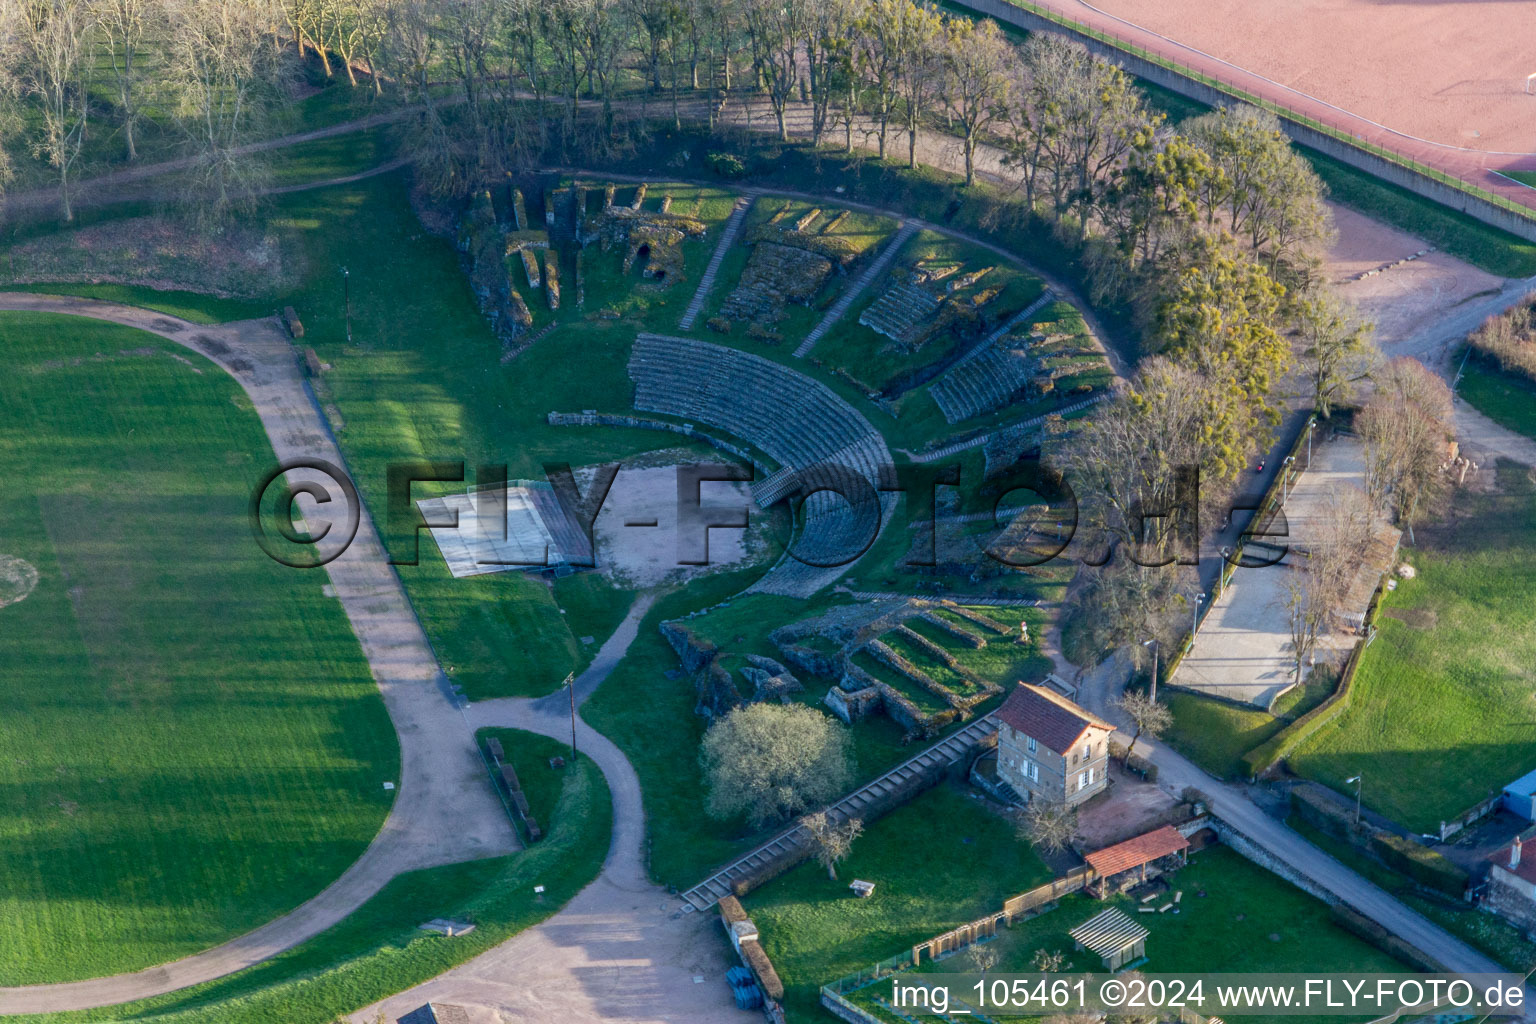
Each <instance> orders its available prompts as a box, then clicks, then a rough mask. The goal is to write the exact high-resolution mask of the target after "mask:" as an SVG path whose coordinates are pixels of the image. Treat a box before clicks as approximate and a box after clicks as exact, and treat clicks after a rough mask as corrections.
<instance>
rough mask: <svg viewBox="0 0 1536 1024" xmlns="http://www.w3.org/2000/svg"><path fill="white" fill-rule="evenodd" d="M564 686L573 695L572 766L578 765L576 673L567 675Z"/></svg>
mask: <svg viewBox="0 0 1536 1024" xmlns="http://www.w3.org/2000/svg"><path fill="white" fill-rule="evenodd" d="M564 686H565V688H566V690H568V691H569V692H570V695H571V764H572V765H575V764H576V673H575V672H567V673H566V674H565V683H564Z"/></svg>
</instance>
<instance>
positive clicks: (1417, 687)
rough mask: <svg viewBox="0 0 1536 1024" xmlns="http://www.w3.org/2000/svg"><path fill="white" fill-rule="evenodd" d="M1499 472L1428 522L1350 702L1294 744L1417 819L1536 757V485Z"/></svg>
mask: <svg viewBox="0 0 1536 1024" xmlns="http://www.w3.org/2000/svg"><path fill="white" fill-rule="evenodd" d="M1490 471H1493V467H1485V468H1484V472H1485V473H1488V472H1490ZM1497 473H1498V478H1499V483H1500V485H1501V487H1502V493H1499V494H1491V495H1490V494H1465V493H1459V494H1458V495H1457V502H1456V506H1455V510H1454V518H1453V519H1452V520H1450V521H1449V522H1448V523H1443V524H1437V525H1434V526H1432V527H1431V526H1421V527H1419V528H1418V536H1419V547H1418V548H1416V549H1407V550H1406V551H1405V557H1406V559H1407V560H1408V561H1409V562H1411V563H1412V564H1413V565H1414V566H1415V567H1416V568H1417V569H1418V577H1417V579H1414V580H1408V581H1403V582H1401V583H1399V585H1398V588H1397V590H1396V591H1395V592H1394V593H1392V594H1389V595H1387V596H1386V598H1385V600H1384V601H1383V603H1382V609H1383V612H1384V614H1382V615H1381V616H1379V617H1378V619H1377V627H1378V630H1379V632H1378V633H1377V635H1376V639H1375V640H1374V641H1373V642H1372V643H1371V645H1370V647H1368V648H1367V649H1366V651H1365V654H1364V656H1363V658H1362V659H1361V662H1360V668H1359V671H1358V673H1357V674H1356V676H1355V682H1354V689H1353V691H1352V699H1351V702H1350V707H1349V708H1348V709H1347V710H1346V711H1345V712H1344V713H1342V714H1341V715H1339V716H1338V717H1337V718H1336V719H1334V720H1333V722H1331V723H1330V724H1328V725H1326V726H1324V727H1323V728H1322V729H1321V730H1319V731H1318V733H1317V734H1316V735H1315V736H1313V737H1312V738H1311V739H1309V740H1308V741H1307V742H1306V743H1305V744H1304V745H1303V746H1302V748H1301V749H1300V750H1299V751H1297V752H1296V753H1295V754H1293V755H1292V756H1291V758H1290V764H1291V767H1292V769H1293V770H1295V771H1296V772H1297V773H1298V774H1301V775H1305V776H1308V777H1310V778H1314V779H1317V780H1318V781H1320V782H1323V783H1326V784H1328V785H1331V786H1334V787H1335V788H1340V787H1342V785H1343V780H1344V779H1345V778H1346V777H1348V776H1351V775H1355V774H1357V773H1359V772H1362V771H1363V772H1364V774H1365V778H1366V785H1365V802H1366V803H1368V804H1370V805H1371V806H1372V807H1373V808H1375V809H1376V810H1378V811H1380V812H1382V813H1383V814H1386V815H1388V816H1389V817H1391V818H1393V819H1395V820H1397V821H1399V822H1401V823H1402V824H1404V825H1406V826H1407V827H1408V828H1410V829H1412V830H1413V831H1415V832H1428V831H1434V830H1436V829H1438V827H1439V824H1440V821H1441V819H1450V818H1452V817H1454V816H1455V815H1456V814H1458V813H1460V812H1462V811H1464V810H1467V809H1468V808H1470V807H1471V806H1472V805H1473V804H1475V803H1477V802H1478V801H1480V800H1482V799H1483V798H1485V797H1486V796H1488V795H1489V794H1490V793H1496V792H1498V790H1499V788H1500V787H1502V786H1503V785H1504V784H1505V783H1507V782H1509V781H1510V780H1511V779H1515V778H1518V777H1519V776H1521V775H1522V774H1524V773H1525V772H1527V771H1529V770H1530V769H1531V768H1532V767H1533V766H1536V738H1533V737H1532V735H1531V731H1530V728H1529V722H1530V718H1531V701H1532V697H1531V668H1530V667H1531V665H1533V664H1536V632H1533V631H1532V629H1531V626H1530V623H1531V616H1530V607H1529V600H1528V598H1529V595H1530V594H1531V592H1532V591H1533V589H1536V502H1533V500H1532V499H1533V497H1536V488H1533V486H1532V484H1531V480H1530V477H1529V475H1528V473H1527V472H1526V471H1525V470H1524V469H1522V468H1517V467H1515V466H1514V465H1513V464H1512V463H1500V464H1499V466H1498V468H1497ZM1372 779H1375V780H1378V781H1376V782H1375V783H1374V784H1373V783H1372V782H1371V780H1372Z"/></svg>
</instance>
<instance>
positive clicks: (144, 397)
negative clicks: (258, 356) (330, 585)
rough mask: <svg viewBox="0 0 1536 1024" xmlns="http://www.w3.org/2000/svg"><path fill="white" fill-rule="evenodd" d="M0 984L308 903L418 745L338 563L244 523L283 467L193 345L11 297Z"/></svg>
mask: <svg viewBox="0 0 1536 1024" xmlns="http://www.w3.org/2000/svg"><path fill="white" fill-rule="evenodd" d="M0 351H4V353H5V356H6V365H7V370H8V374H7V377H8V380H7V384H6V387H5V388H4V389H3V390H0V452H3V453H4V460H3V461H4V464H5V466H6V470H7V472H6V480H5V485H4V487H3V488H0V554H5V555H9V556H12V557H15V558H20V559H23V560H25V561H26V562H27V563H29V564H30V565H31V566H33V567H35V569H36V571H37V574H38V582H37V585H36V588H35V589H34V590H32V591H31V593H30V594H29V595H28V596H27V597H26V598H25V599H24V600H21V601H20V602H19V603H15V604H11V605H9V606H8V607H4V608H0V637H3V641H0V650H3V651H4V654H3V656H0V921H4V922H5V927H3V928H0V984H5V985H16V984H23V983H29V982H42V981H62V980H67V979H73V978H82V977H91V976H96V975H102V974H111V973H114V972H120V971H131V970H136V969H139V968H143V967H147V966H150V965H152V964H156V963H161V962H164V961H167V960H171V959H175V958H177V957H180V956H184V955H186V954H190V953H193V952H196V951H198V950H201V949H204V948H207V947H209V946H212V945H215V944H217V943H218V942H220V941H222V940H224V939H227V938H229V937H231V936H233V935H236V934H238V933H240V932H243V931H246V930H248V929H250V928H252V927H254V926H256V925H259V924H261V923H263V922H265V921H267V920H269V919H271V918H273V917H276V916H278V915H279V914H281V913H282V912H284V911H286V910H288V909H290V908H292V907H294V906H296V905H298V904H299V903H302V902H303V901H304V900H306V899H308V898H309V897H310V896H313V895H314V894H315V893H317V892H319V891H320V890H321V889H322V888H324V887H325V885H327V884H328V883H329V882H331V881H332V880H333V879H335V878H336V877H337V876H338V875H339V874H341V872H342V871H343V870H345V869H346V867H347V866H348V865H350V864H351V863H352V862H353V861H354V860H355V859H356V858H357V857H358V855H359V854H361V853H362V851H363V849H364V847H366V846H367V844H368V843H369V841H370V840H371V839H372V838H373V836H374V834H375V832H376V831H377V830H378V827H379V825H380V823H381V822H382V821H383V819H384V816H385V814H386V812H387V811H388V809H389V804H390V795H389V794H388V793H387V792H385V790H384V788H383V784H384V783H385V782H386V781H391V780H394V779H396V778H397V777H398V773H399V748H398V746H397V744H396V740H395V736H394V732H393V730H392V728H391V726H390V723H389V719H388V717H387V716H386V714H385V711H384V705H383V702H382V701H381V700H380V698H379V695H378V691H377V689H376V688H375V686H374V684H373V681H372V679H371V677H370V676H369V674H368V667H367V664H366V662H365V661H364V659H363V656H362V651H361V649H360V648H359V646H358V643H357V640H356V639H355V638H354V636H353V634H352V631H351V628H350V626H349V624H348V622H347V620H346V618H345V616H344V615H343V614H342V611H341V607H340V605H339V604H337V603H336V602H335V601H334V600H333V599H331V598H328V597H325V596H324V595H323V594H322V593H321V586H322V584H323V583H324V582H325V578H324V576H323V574H315V573H305V572H300V571H297V570H293V569H289V568H285V567H283V566H280V565H278V564H276V563H275V562H272V561H271V560H269V559H268V558H267V557H266V556H265V555H264V554H263V553H262V552H261V551H260V549H259V548H258V547H257V546H256V544H255V543H254V541H253V540H252V539H251V534H250V527H249V524H248V522H247V519H246V507H247V502H248V501H249V497H250V493H251V490H252V488H253V487H254V485H255V484H256V483H257V481H258V480H259V478H260V477H261V476H262V475H263V474H264V473H265V472H266V471H267V469H268V468H269V467H270V466H271V465H272V462H273V454H272V448H271V445H270V444H269V443H268V441H267V438H266V435H265V434H264V433H263V432H262V428H261V424H260V421H259V420H258V419H257V417H256V415H255V413H254V411H253V410H252V409H251V407H250V403H249V401H248V399H246V397H245V395H244V393H243V392H241V391H240V389H239V387H238V386H237V385H236V384H235V382H234V381H233V380H231V379H230V378H229V377H228V376H227V375H226V374H225V373H224V372H223V371H222V370H220V369H218V368H217V367H215V366H214V365H213V364H212V363H210V362H208V361H207V360H206V359H204V358H202V357H201V356H199V355H196V354H194V353H191V352H188V351H185V350H183V349H182V348H181V347H180V346H177V345H174V344H172V343H171V342H168V341H164V340H162V339H160V338H157V337H155V336H152V335H149V334H145V333H143V332H140V331H134V330H130V329H128V328H122V327H117V326H112V325H107V324H99V323H93V322H91V321H86V320H82V319H79V318H74V317H59V316H49V315H41V314H20V313H6V314H0Z"/></svg>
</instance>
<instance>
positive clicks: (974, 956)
mask: <svg viewBox="0 0 1536 1024" xmlns="http://www.w3.org/2000/svg"><path fill="white" fill-rule="evenodd" d="M965 958H966V959H967V960H969V961H970V962H971V966H972V967H974V968H976V973H977V974H986V973H987V972H988V971H990V970H991V969H992V968H994V967H996V966H997V965H998V962H999V961H1000V960H1002V956H1001V954H999V953H998V951H997V947H996V946H994V945H993V944H992V943H990V942H973V943H971V948H970V949H967V950H966V951H965Z"/></svg>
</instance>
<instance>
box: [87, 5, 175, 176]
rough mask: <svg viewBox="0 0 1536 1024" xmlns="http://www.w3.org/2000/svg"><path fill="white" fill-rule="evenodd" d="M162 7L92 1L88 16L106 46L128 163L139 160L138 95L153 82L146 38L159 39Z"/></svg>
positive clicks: (140, 113)
mask: <svg viewBox="0 0 1536 1024" xmlns="http://www.w3.org/2000/svg"><path fill="white" fill-rule="evenodd" d="M163 15H164V7H163V6H161V5H160V4H158V3H156V2H155V0H93V2H92V4H91V16H92V17H93V19H94V20H95V23H96V28H97V31H98V32H99V33H100V35H101V40H102V42H103V43H104V44H105V46H104V49H105V50H106V54H107V59H108V61H109V62H110V66H111V69H112V82H113V85H114V87H115V89H114V91H115V92H116V94H117V117H118V124H119V125H120V126H121V127H122V130H123V145H124V147H125V148H126V149H127V156H128V159H129V161H132V160H134V159H136V158H137V157H138V155H139V154H138V149H137V146H136V144H135V138H136V132H137V130H138V125H139V120H140V118H141V117H142V116H143V114H142V112H141V104H140V99H141V93H142V92H143V89H144V87H145V85H146V84H147V83H152V82H153V81H154V75H153V68H152V66H151V64H150V55H151V54H153V53H154V48H153V47H146V46H145V45H144V41H145V38H146V36H151V37H158V36H160V35H162V34H163V33H164V31H165V27H164V24H163V20H162V19H163Z"/></svg>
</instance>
